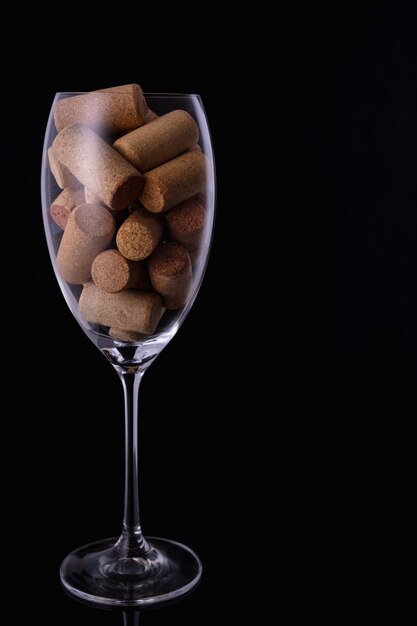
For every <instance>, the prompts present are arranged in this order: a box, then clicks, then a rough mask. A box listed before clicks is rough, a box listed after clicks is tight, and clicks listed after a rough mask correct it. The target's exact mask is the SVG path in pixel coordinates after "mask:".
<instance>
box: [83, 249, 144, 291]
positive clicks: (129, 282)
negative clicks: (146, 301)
mask: <svg viewBox="0 0 417 626" xmlns="http://www.w3.org/2000/svg"><path fill="white" fill-rule="evenodd" d="M91 275H92V277H93V281H94V282H95V284H96V285H97V287H99V288H100V289H101V290H102V291H107V292H108V293H116V292H117V291H121V290H122V289H139V290H147V289H148V288H149V278H148V270H147V268H146V266H145V264H144V263H140V262H138V261H129V260H128V259H125V257H124V256H122V255H121V254H120V252H119V251H118V250H104V252H101V253H100V254H98V255H97V256H96V258H95V259H94V261H93V265H92V266H91Z"/></svg>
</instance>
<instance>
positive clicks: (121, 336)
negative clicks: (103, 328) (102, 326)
mask: <svg viewBox="0 0 417 626" xmlns="http://www.w3.org/2000/svg"><path fill="white" fill-rule="evenodd" d="M147 336H148V335H144V334H143V333H135V332H133V330H121V329H120V328H114V327H113V326H112V327H111V328H109V337H113V339H118V340H119V341H140V340H141V339H145V337H147Z"/></svg>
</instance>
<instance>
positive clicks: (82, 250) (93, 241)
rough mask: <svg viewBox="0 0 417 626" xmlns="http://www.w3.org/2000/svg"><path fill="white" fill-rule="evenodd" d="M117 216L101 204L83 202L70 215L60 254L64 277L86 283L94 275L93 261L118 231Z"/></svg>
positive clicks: (60, 270)
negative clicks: (92, 270) (115, 217)
mask: <svg viewBox="0 0 417 626" xmlns="http://www.w3.org/2000/svg"><path fill="white" fill-rule="evenodd" d="M115 230H116V228H115V224H114V219H113V218H112V216H111V215H110V213H109V212H108V211H107V209H105V208H104V207H102V206H101V205H100V204H82V205H81V206H79V207H77V208H76V209H74V210H73V211H72V212H71V213H70V216H69V218H68V223H67V227H66V229H65V230H64V234H63V236H62V239H61V243H60V246H59V249H58V254H57V258H56V262H57V266H58V270H59V273H60V274H61V276H62V278H64V280H66V281H67V282H68V283H71V284H73V285H82V284H83V283H85V282H87V281H88V280H90V278H91V265H92V263H93V261H94V259H95V258H96V256H97V255H98V254H100V252H102V251H103V250H104V249H105V248H106V247H107V246H108V245H109V243H110V241H111V240H112V238H113V235H114V233H115Z"/></svg>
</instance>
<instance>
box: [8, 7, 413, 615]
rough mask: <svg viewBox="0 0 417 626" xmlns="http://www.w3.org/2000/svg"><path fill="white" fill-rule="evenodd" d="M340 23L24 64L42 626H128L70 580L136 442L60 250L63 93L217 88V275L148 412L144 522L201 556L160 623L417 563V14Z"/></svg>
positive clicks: (31, 504) (23, 448) (171, 38)
mask: <svg viewBox="0 0 417 626" xmlns="http://www.w3.org/2000/svg"><path fill="white" fill-rule="evenodd" d="M338 8H339V11H340V12H338V14H337V15H336V14H335V13H334V12H331V11H330V10H329V9H323V10H321V9H319V8H317V7H315V8H310V9H309V11H307V10H306V9H305V8H303V10H302V11H300V14H297V15H295V16H289V15H282V16H281V18H280V19H278V20H272V17H271V16H268V15H267V14H263V15H262V16H261V18H254V17H253V16H251V19H248V20H247V23H244V22H239V25H238V23H237V22H235V21H233V20H231V21H230V23H229V21H228V20H227V19H226V17H224V16H222V19H220V16H217V19H218V25H220V24H221V27H220V26H219V27H218V28H216V24H214V25H212V26H210V25H209V24H207V25H206V26H207V35H203V34H202V33H199V34H198V35H197V34H194V35H192V34H190V33H189V32H187V29H186V28H185V27H183V29H182V30H181V31H180V27H179V26H178V29H175V28H174V24H175V23H176V22H172V24H170V19H169V16H166V17H165V18H164V20H163V28H162V26H161V27H160V28H158V29H156V31H155V32H152V36H151V35H150V33H144V29H143V28H141V29H139V33H138V34H136V32H135V30H134V28H133V26H131V25H129V26H127V25H126V27H125V28H126V32H125V36H124V37H123V36H122V33H119V34H118V36H117V37H116V38H115V39H114V40H113V41H112V43H111V45H109V43H108V41H107V40H106V37H105V36H104V32H106V31H101V32H96V31H94V29H92V28H91V26H90V25H89V24H88V23H86V25H85V29H82V31H83V32H78V33H77V32H76V31H74V32H69V33H67V32H64V31H63V32H61V33H60V34H59V36H58V34H56V35H55V36H54V37H52V38H51V37H49V39H48V38H46V37H43V36H42V35H41V34H40V33H39V37H38V38H34V41H33V42H29V41H26V40H23V39H24V38H22V37H21V36H16V41H15V44H14V47H13V44H12V45H11V44H10V43H8V44H7V45H6V46H5V52H4V55H3V57H4V58H7V59H9V60H10V61H12V62H10V63H5V64H4V68H3V69H4V79H3V87H4V89H3V90H2V98H1V107H2V110H1V119H2V120H3V123H2V125H1V145H2V151H3V157H2V170H3V176H2V198H3V207H2V214H3V220H4V221H3V230H2V232H3V244H2V247H1V257H2V261H1V262H2V267H3V271H2V306H1V313H2V331H3V332H2V354H3V365H4V368H3V369H4V371H5V374H4V375H3V377H2V378H3V390H2V391H3V393H2V421H1V462H2V464H1V467H2V496H3V497H2V502H3V512H2V518H3V519H2V528H3V546H2V564H3V571H4V572H5V574H6V588H7V595H8V597H9V598H10V600H12V599H13V601H19V599H20V598H22V597H25V598H26V599H27V600H28V601H29V600H30V601H32V602H33V604H32V605H31V606H32V607H33V609H31V610H33V611H34V615H35V617H36V616H37V615H39V616H41V615H43V614H45V612H46V614H48V613H49V612H51V611H52V609H50V608H48V607H50V603H51V601H53V603H54V615H56V616H58V617H59V616H61V615H65V616H66V617H68V619H70V620H71V619H74V620H75V619H77V620H80V621H83V620H84V621H88V622H89V623H97V624H105V623H109V624H110V623H111V624H119V623H122V618H121V616H120V615H119V614H115V613H108V612H102V611H97V610H93V609H88V608H85V607H82V606H81V605H79V604H77V603H75V602H74V601H73V600H71V599H69V598H67V597H66V596H65V595H64V594H63V592H62V590H61V589H60V587H59V581H58V568H59V563H60V561H61V560H62V558H63V557H64V556H65V555H66V553H67V552H68V551H70V550H71V549H73V548H74V547H76V546H78V545H81V544H83V543H87V542H89V541H92V540H95V539H99V538H102V537H105V536H110V535H112V534H113V535H115V534H117V533H118V531H119V527H120V519H121V512H122V489H123V484H122V482H123V476H122V463H123V456H122V454H123V449H122V446H123V425H122V391H121V387H120V383H119V382H118V380H117V377H116V375H115V373H114V372H113V371H112V368H111V367H110V366H109V364H108V363H107V362H106V361H105V359H104V358H103V357H102V356H101V355H100V354H99V353H98V351H97V350H96V348H95V347H94V346H93V345H92V344H90V343H89V341H88V339H87V338H86V337H84V336H83V334H82V333H81V331H80V329H79V328H78V327H77V325H76V322H75V321H74V320H73V318H72V316H71V314H70V312H69V310H68V309H67V307H66V304H65V302H64V300H63V298H62V296H61V294H60V292H59V289H58V286H57V284H56V281H55V278H54V276H53V272H52V268H51V266H50V262H49V258H48V255H47V249H46V242H45V239H44V234H43V227H42V222H41V208H40V192H39V180H40V160H41V151H42V142H43V135H44V132H45V126H46V122H47V118H48V114H49V110H50V106H51V103H52V100H53V97H54V94H55V92H57V91H71V90H74V91H83V90H93V89H97V88H101V87H107V86H112V85H116V84H124V83H128V82H139V83H140V84H141V85H142V87H143V88H144V90H145V91H150V92H152V91H166V92H170V91H174V92H196V93H200V94H201V96H202V99H203V102H204V105H205V108H206V111H207V115H208V120H209V124H210V127H211V131H212V135H213V142H214V151H215V155H216V165H217V176H218V207H217V208H218V212H217V220H216V232H215V238H214V244H213V250H212V255H211V260H210V264H209V268H208V271H207V274H206V278H205V281H204V284H203V287H202V290H201V292H200V294H199V296H198V299H197V301H196V303H195V305H194V307H193V310H192V312H191V313H190V315H189V317H188V318H187V320H186V323H185V324H184V325H183V327H182V328H181V330H180V332H179V333H178V335H177V336H176V337H175V338H174V340H173V341H172V342H171V344H170V345H169V346H168V347H167V348H166V350H165V351H164V352H163V353H162V354H161V355H160V356H159V357H158V359H157V360H156V362H155V363H154V364H153V365H152V368H151V369H150V370H149V372H148V373H147V374H146V376H145V378H144V381H143V384H142V389H141V401H140V406H141V431H140V436H141V441H140V445H141V479H142V484H141V504H142V523H143V527H144V529H145V532H147V533H149V534H155V535H160V536H169V537H172V538H175V539H177V540H179V541H183V542H184V543H187V544H189V545H191V546H192V547H194V548H195V550H196V551H197V552H198V553H199V554H200V555H201V557H202V559H203V562H204V566H205V570H204V578H203V581H202V583H201V585H200V587H199V588H198V589H197V590H196V591H195V593H194V594H192V595H191V596H190V597H189V598H188V599H186V600H184V601H183V602H181V603H178V604H176V605H175V606H172V607H168V608H164V609H160V610H157V611H152V612H146V613H143V614H142V615H141V620H143V621H144V622H145V623H152V622H154V623H156V622H158V623H163V622H164V621H166V620H172V619H176V620H181V621H182V622H183V623H190V624H191V623H194V622H195V621H196V619H201V617H206V618H208V619H210V620H217V619H220V618H221V616H224V614H225V612H226V614H227V616H230V617H231V618H233V616H234V614H235V613H236V612H237V611H239V609H242V608H243V610H244V611H245V612H246V611H247V610H248V606H251V607H255V606H256V610H257V611H261V610H262V606H263V603H264V601H265V600H266V599H267V598H271V597H272V598H273V599H274V600H276V601H277V602H278V612H279V611H280V610H282V607H283V605H284V603H285V602H288V601H289V598H292V597H294V598H296V599H297V600H298V604H297V603H295V604H293V605H292V606H293V607H294V606H296V607H301V606H302V605H303V603H305V602H306V598H307V597H308V598H309V602H311V601H314V603H317V606H318V607H319V608H321V609H323V608H324V607H326V606H327V602H328V597H329V593H330V592H329V589H331V590H332V592H331V594H330V595H331V596H332V597H333V596H334V592H335V591H338V592H342V593H343V594H345V595H346V596H347V597H348V598H350V600H352V599H355V598H356V597H358V596H359V595H360V585H361V584H362V583H363V584H364V585H365V586H366V588H367V589H368V593H369V589H370V586H371V585H372V584H373V583H374V582H375V581H376V580H377V581H378V585H386V586H387V588H390V589H392V588H393V585H394V583H395V582H397V581H398V579H399V578H401V576H402V574H403V573H404V572H408V568H409V567H410V566H411V565H412V564H413V563H414V562H415V559H416V546H415V539H414V537H415V534H416V533H415V528H416V525H417V515H416V513H415V512H414V508H415V507H414V505H415V498H416V496H415V493H416V485H417V427H416V415H417V385H416V381H417V299H416V282H417V281H416V277H417V245H416V244H417V45H416V40H417V12H416V9H415V8H414V7H413V6H412V3H409V4H406V3H404V4H402V3H389V2H387V3H381V2H378V3H361V5H360V9H358V10H356V9H355V8H354V7H353V5H352V4H351V3H349V4H348V3H346V4H344V3H341V4H340V5H339V7H338ZM177 17H178V16H177ZM269 18H270V19H269ZM241 19H242V20H243V17H242V18H241ZM109 28H112V25H111V24H108V25H107V29H109ZM69 30H70V29H69ZM180 32H181V36H179V33H180ZM74 50H76V53H75V52H74ZM77 55H78V56H77ZM270 567H272V575H271V573H270V572H269V569H268V568H270ZM352 572H353V574H352ZM406 578H407V579H408V584H409V583H410V582H411V584H412V583H413V580H414V578H413V576H407V577H406ZM379 588H380V589H381V587H379ZM403 589H404V590H407V586H406V587H403ZM312 590H313V591H312ZM271 592H272V593H271ZM290 602H291V601H290ZM219 605H220V606H219ZM309 606H312V605H311V604H310V605H309ZM220 607H222V608H220Z"/></svg>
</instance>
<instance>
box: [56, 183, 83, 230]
mask: <svg viewBox="0 0 417 626" xmlns="http://www.w3.org/2000/svg"><path fill="white" fill-rule="evenodd" d="M85 201H86V200H85V197H84V189H83V187H75V188H71V187H67V188H66V189H64V190H63V191H61V193H60V194H59V196H58V197H57V198H55V200H54V201H53V202H52V204H51V208H50V212H51V217H52V219H53V220H54V222H55V224H57V225H58V226H59V227H60V228H62V230H65V228H66V225H67V222H68V218H69V214H70V213H71V211H73V210H74V209H75V208H76V207H77V206H80V204H85Z"/></svg>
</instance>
